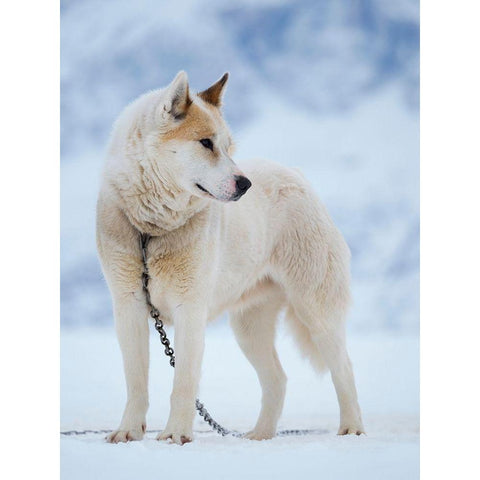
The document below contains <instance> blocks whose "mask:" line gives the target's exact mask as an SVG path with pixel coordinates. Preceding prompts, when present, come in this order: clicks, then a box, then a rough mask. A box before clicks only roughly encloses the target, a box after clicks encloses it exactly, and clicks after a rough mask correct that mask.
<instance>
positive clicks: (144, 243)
mask: <svg viewBox="0 0 480 480" xmlns="http://www.w3.org/2000/svg"><path fill="white" fill-rule="evenodd" d="M150 238H151V236H150V235H149V234H148V233H141V234H140V249H141V251H142V262H143V272H142V288H143V291H144V293H145V301H146V302H147V305H148V308H149V309H150V316H151V317H152V318H153V320H154V321H155V330H156V331H157V332H158V334H159V335H160V341H161V342H162V345H163V346H164V347H165V355H167V357H170V365H171V366H172V367H174V368H175V352H174V351H173V348H172V347H171V346H170V340H169V339H168V338H167V333H166V332H165V329H164V328H163V322H162V320H161V318H160V311H159V310H158V308H156V307H155V306H154V305H153V304H152V300H151V298H150V291H149V289H148V281H149V280H150V275H149V273H148V263H147V260H148V252H147V249H148V243H149V242H150ZM195 408H196V409H197V411H198V414H199V415H200V416H201V417H202V418H203V420H204V421H205V422H207V423H208V424H209V425H210V427H212V429H213V430H214V431H215V432H217V433H218V434H219V435H222V436H223V437H224V436H226V435H232V436H234V437H241V436H242V434H241V433H240V432H237V431H235V430H228V429H227V428H225V427H222V426H221V425H220V424H219V423H218V422H216V421H215V420H214V419H213V417H212V416H211V415H210V414H209V413H208V410H207V409H206V408H205V406H204V405H203V403H202V402H201V401H200V400H199V399H198V398H197V399H196V400H195Z"/></svg>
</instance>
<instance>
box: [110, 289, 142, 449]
mask: <svg viewBox="0 0 480 480" xmlns="http://www.w3.org/2000/svg"><path fill="white" fill-rule="evenodd" d="M141 296H142V293H139V294H138V295H137V294H127V295H125V296H119V297H118V298H114V314H115V328H116V331H117V337H118V341H119V343H120V348H121V351H122V356H123V367H124V371H125V379H126V382H127V404H126V405H125V410H124V413H123V417H122V421H121V423H120V426H119V427H118V429H117V430H115V431H114V432H112V433H111V434H110V435H109V436H108V437H107V441H108V442H110V443H118V442H128V441H130V440H141V439H142V438H143V436H144V433H145V430H146V421H145V417H146V413H147V409H148V363H149V351H148V347H149V345H148V336H149V330H148V310H147V306H146V303H145V300H144V299H143V298H141ZM137 297H138V298H137Z"/></svg>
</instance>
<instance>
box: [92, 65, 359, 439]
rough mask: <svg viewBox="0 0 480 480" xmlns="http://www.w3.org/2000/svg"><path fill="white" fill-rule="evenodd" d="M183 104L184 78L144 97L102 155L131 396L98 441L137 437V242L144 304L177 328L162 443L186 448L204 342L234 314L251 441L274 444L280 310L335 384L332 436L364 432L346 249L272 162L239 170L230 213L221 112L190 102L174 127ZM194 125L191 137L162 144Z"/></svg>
mask: <svg viewBox="0 0 480 480" xmlns="http://www.w3.org/2000/svg"><path fill="white" fill-rule="evenodd" d="M185 95H190V94H189V93H188V84H187V78H186V75H185V74H184V73H183V72H181V73H180V74H179V75H177V77H176V79H175V80H174V81H173V82H172V84H171V85H170V86H169V87H167V88H166V89H163V90H158V91H154V92H150V93H148V94H146V95H144V96H143V97H140V98H139V99H138V100H136V101H135V102H134V103H133V104H131V105H130V106H128V107H127V108H126V109H125V111H124V112H123V113H122V114H121V115H120V117H119V119H118V120H117V122H116V124H115V126H114V129H113V133H112V138H111V144H110V147H109V150H108V155H107V160H106V165H105V170H104V175H103V182H102V187H101V191H100V195H99V200H98V209H97V244H98V251H99V255H100V259H101V263H102V267H103V270H104V274H105V277H106V279H107V282H108V285H109V288H110V291H111V294H112V299H113V306H114V314H115V323H116V330H117V334H118V339H119V343H120V347H121V350H122V354H123V361H124V370H125V376H126V381H127V396H128V399H127V404H126V407H125V412H124V415H123V418H122V421H121V423H120V426H119V428H118V430H116V431H115V432H113V433H112V434H111V435H110V436H109V437H108V440H109V441H110V442H121V441H127V440H139V439H141V438H143V435H144V432H145V428H146V423H145V416H146V412H147V408H148V391H147V385H148V364H149V351H148V324H147V322H148V310H147V307H146V304H145V298H144V294H143V292H142V288H141V272H142V263H141V255H140V250H139V243H138V240H139V239H138V236H139V231H144V232H147V233H150V234H151V235H152V236H153V237H152V240H151V242H150V245H149V260H148V265H149V270H150V274H151V277H152V279H151V282H150V286H151V295H152V301H153V303H154V304H155V305H156V306H157V307H158V308H159V310H160V311H161V313H162V316H163V317H164V318H165V319H166V321H167V323H168V322H171V323H173V325H174V328H175V345H174V348H175V354H176V368H175V377H174V384H173V391H172V394H171V410H170V416H169V419H168V422H167V425H166V427H165V430H164V431H163V433H161V434H160V435H159V437H158V438H159V439H167V438H170V439H172V440H173V441H174V442H175V443H179V444H182V443H184V442H186V441H190V440H191V439H192V424H193V419H194V414H195V410H194V401H195V396H196V392H197V388H198V383H199V377H200V366H201V362H202V355H203V348H204V330H205V326H206V324H207V322H208V321H209V320H211V319H213V318H215V317H217V316H218V315H219V314H220V313H221V312H222V311H224V310H229V311H230V313H231V325H232V328H233V331H234V333H235V336H236V338H237V340H238V343H239V345H240V347H241V349H242V350H243V352H244V353H245V355H246V357H247V358H248V360H249V361H250V363H251V364H252V365H253V366H254V368H255V369H256V371H257V374H258V378H259V381H260V383H261V386H262V391H263V396H262V409H261V412H260V416H259V418H258V421H257V424H256V425H255V427H254V428H253V430H252V431H251V432H249V433H248V434H247V437H248V438H251V439H257V440H261V439H267V438H271V437H273V436H274V435H275V431H276V427H277V421H278V419H279V416H280V414H281V411H282V406H283V400H284V395H285V384H286V377H285V374H284V372H283V370H282V367H281V365H280V362H279V360H278V357H277V353H276V351H275V346H274V337H275V329H276V323H277V316H278V314H279V312H280V311H281V310H282V309H283V308H286V312H287V315H286V318H287V322H288V324H289V325H290V326H291V329H292V332H293V334H294V337H295V338H296V340H297V343H298V346H299V347H300V349H301V350H302V352H303V354H305V355H306V356H307V357H308V358H309V359H310V361H311V363H312V365H313V366H314V367H315V368H316V369H317V370H319V371H320V370H322V369H324V368H328V369H329V370H330V372H331V375H332V380H333V383H334V385H335V388H336V392H337V396H338V401H339V405H340V428H339V431H338V433H339V434H360V433H362V432H363V431H364V429H363V425H362V420H361V415H360V409H359V406H358V402H357V394H356V389H355V384H354V378H353V372H352V367H351V364H350V360H349V358H348V354H347V351H346V348H345V316H346V312H347V308H348V305H349V301H350V296H349V257H350V253H349V250H348V247H347V245H346V243H345V241H344V240H343V238H342V236H341V234H340V233H339V231H338V230H337V229H336V227H335V226H334V224H333V222H332V220H331V219H330V217H329V216H328V213H327V212H326V210H325V208H324V207H323V206H322V205H321V204H320V203H319V201H318V199H317V197H316V195H315V194H314V192H313V190H312V188H311V187H310V186H309V184H308V183H307V182H306V180H305V179H304V178H303V177H302V176H301V175H300V174H299V173H297V172H296V171H294V170H291V169H289V168H286V167H283V166H280V165H277V164H275V163H271V162H265V161H259V160H258V161H257V160H256V161H252V162H250V163H249V164H244V165H243V174H244V175H245V176H247V177H248V178H249V179H250V180H251V182H252V187H251V188H250V190H249V191H248V192H247V193H246V194H245V195H244V196H243V197H242V198H241V199H240V200H239V201H238V202H227V201H226V200H228V196H229V195H230V194H231V191H232V188H233V187H232V185H234V181H233V176H234V175H241V174H242V172H240V170H239V169H238V167H237V166H236V165H235V164H234V163H233V161H232V160H231V158H230V156H229V153H230V152H231V138H230V133H229V131H228V128H227V126H226V124H225V122H224V121H223V119H222V117H221V116H220V114H219V111H218V109H217V108H216V107H212V105H207V103H206V102H205V101H203V100H202V99H201V98H200V97H198V96H196V95H193V96H191V98H192V100H193V104H192V107H190V109H187V113H186V116H185V117H183V118H180V119H178V118H177V119H175V118H174V117H173V114H172V111H173V108H174V105H173V102H174V101H176V100H178V99H179V98H180V99H182V98H185ZM177 106H178V105H177ZM193 106H195V108H196V110H192V108H193ZM180 107H181V105H180ZM195 112H196V114H197V117H198V119H197V120H196V122H197V123H195V122H194V124H192V126H191V127H189V130H192V132H191V133H192V138H189V139H185V138H177V137H175V134H174V135H173V137H172V136H168V134H169V132H172V131H176V130H175V129H176V128H178V126H179V125H181V124H182V122H187V117H188V116H189V115H193V114H194V113H195ZM200 124H201V125H200ZM197 127H198V133H199V134H201V135H203V133H204V132H205V128H206V129H207V130H208V129H210V130H212V129H213V130H212V131H211V132H210V130H208V132H210V133H211V135H210V138H213V139H214V143H215V149H216V152H217V156H216V158H215V159H214V161H212V158H211V152H210V151H208V149H206V148H204V147H203V146H202V145H201V144H200V142H198V140H200V138H194V137H195V134H196V129H197ZM202 129H203V130H202ZM187 133H189V132H187ZM165 135H166V137H165ZM180 137H184V134H183V133H182V135H180ZM165 138H168V139H167V140H165ZM209 155H210V156H209ZM196 183H200V184H201V185H202V186H204V187H206V188H207V190H208V191H209V192H210V194H211V195H208V194H206V193H204V192H202V191H200V190H199V189H198V187H196V186H195V185H196ZM212 196H213V197H215V198H212ZM232 422H234V420H232Z"/></svg>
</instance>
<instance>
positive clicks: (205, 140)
mask: <svg viewBox="0 0 480 480" xmlns="http://www.w3.org/2000/svg"><path fill="white" fill-rule="evenodd" d="M200 143H201V144H202V145H203V146H204V147H205V148H208V149H209V150H211V151H212V152H213V142H212V141H211V140H210V139H209V138H202V139H201V140H200Z"/></svg>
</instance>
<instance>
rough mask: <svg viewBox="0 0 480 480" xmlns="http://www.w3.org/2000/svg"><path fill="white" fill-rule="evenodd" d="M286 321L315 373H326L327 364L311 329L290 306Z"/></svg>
mask: <svg viewBox="0 0 480 480" xmlns="http://www.w3.org/2000/svg"><path fill="white" fill-rule="evenodd" d="M285 320H286V323H287V326H288V327H289V328H290V330H291V332H292V334H293V338H294V340H295V343H296V344H297V346H298V348H299V349H300V352H301V353H302V356H303V357H305V358H307V359H308V360H309V361H310V363H311V364H312V366H313V368H314V369H315V371H317V372H318V373H325V372H326V371H327V370H328V367H327V364H326V363H325V361H324V359H323V357H322V355H321V352H320V351H319V349H318V347H317V345H315V343H314V341H313V339H312V334H311V332H310V330H309V328H308V327H307V326H306V325H305V324H304V323H303V322H302V321H301V320H300V319H299V318H298V317H297V315H296V314H295V312H294V310H293V308H292V307H290V306H289V307H288V308H287V311H286V314H285Z"/></svg>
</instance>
